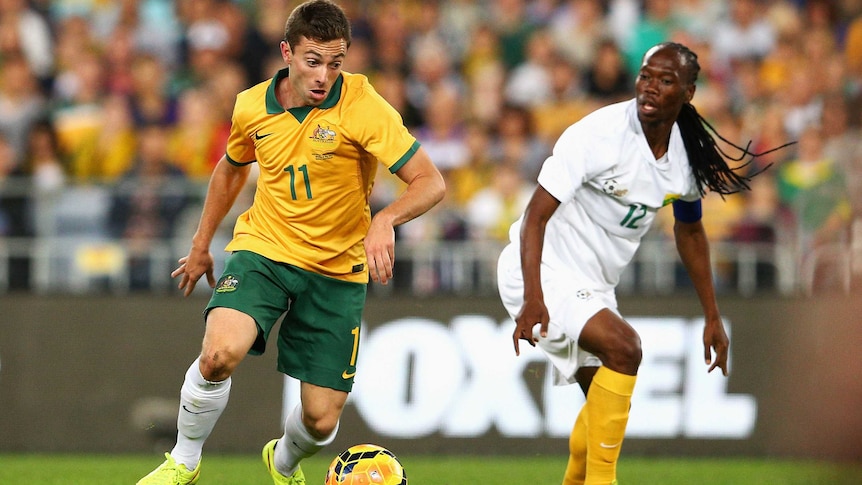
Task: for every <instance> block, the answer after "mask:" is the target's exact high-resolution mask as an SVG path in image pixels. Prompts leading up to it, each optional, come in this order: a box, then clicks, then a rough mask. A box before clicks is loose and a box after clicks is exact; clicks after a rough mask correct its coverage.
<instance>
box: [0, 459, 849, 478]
mask: <svg viewBox="0 0 862 485" xmlns="http://www.w3.org/2000/svg"><path fill="white" fill-rule="evenodd" d="M399 459H400V460H401V462H402V463H403V464H404V467H405V469H406V470H407V473H408V479H409V481H410V485H519V484H529V485H559V484H560V481H561V476H562V473H563V469H564V467H565V460H566V458H565V457H564V456H559V457H557V456H554V457H549V456H539V457H524V456H518V457H510V456H496V457H485V456H483V457H469V456H459V457H429V456H399ZM329 460H330V458H329V457H328V455H327V456H315V457H314V458H311V459H309V460H306V461H304V462H303V470H304V471H305V476H306V478H307V479H308V483H309V485H323V479H324V475H325V473H326V468H327V466H328V465H329ZM161 461H162V460H161V459H160V457H158V456H155V455H152V456H141V455H10V454H5V455H0V484H3V485H19V484H20V485H25V484H26V485H70V484H74V485H118V484H129V485H131V484H134V483H135V482H136V481H137V480H138V479H139V478H140V477H142V476H144V475H146V474H147V473H149V471H150V470H151V469H153V468H155V467H156V466H157V465H158V464H159V463H161ZM618 478H619V481H620V484H621V485H653V484H661V485H676V484H679V485H682V484H685V485H690V484H693V483H696V484H698V485H746V484H755V485H812V484H823V485H834V484H835V485H837V484H860V483H862V463H852V464H850V463H845V464H834V463H827V462H818V461H791V460H766V459H747V458H741V459H704V458H643V457H626V456H624V457H623V458H622V459H621V460H620V465H619V469H618ZM267 483H272V482H271V481H270V478H269V475H268V474H267V472H266V470H265V469H264V467H263V464H262V463H261V461H260V458H259V457H257V456H249V455H214V454H208V455H205V456H204V461H203V468H202V470H201V480H200V482H198V484H199V485H246V484H248V485H252V484H260V485H264V484H267Z"/></svg>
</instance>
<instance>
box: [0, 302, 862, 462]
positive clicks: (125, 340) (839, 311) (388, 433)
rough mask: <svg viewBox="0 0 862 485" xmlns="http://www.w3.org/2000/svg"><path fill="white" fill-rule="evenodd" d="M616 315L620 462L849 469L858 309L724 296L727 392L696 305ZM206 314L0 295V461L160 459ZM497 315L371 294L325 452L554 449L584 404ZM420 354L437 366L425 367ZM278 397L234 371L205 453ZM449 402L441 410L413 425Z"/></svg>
mask: <svg viewBox="0 0 862 485" xmlns="http://www.w3.org/2000/svg"><path fill="white" fill-rule="evenodd" d="M620 303H621V305H620V306H621V311H622V312H623V314H624V315H626V316H627V317H630V318H631V319H632V320H635V321H637V324H636V326H638V328H639V330H640V331H641V334H642V336H643V338H644V347H645V348H644V352H645V363H644V366H643V367H642V369H641V370H642V372H641V374H642V375H641V378H640V379H639V381H638V390H637V391H640V392H641V394H642V396H641V397H639V398H638V399H636V401H635V404H634V405H633V407H634V408H633V411H632V412H633V418H632V422H631V423H630V424H631V425H630V431H631V432H632V433H633V435H632V433H630V435H629V438H628V439H627V441H626V450H627V451H626V452H627V453H631V454H654V455H660V454H676V455H679V454H688V455H753V456H761V455H770V456H789V457H814V458H835V459H853V460H859V459H862V446H859V445H860V443H862V441H860V438H859V435H860V432H862V412H860V409H862V378H860V375H862V352H860V351H859V350H860V344H862V338H860V337H862V321H860V318H859V315H860V314H862V302H860V301H859V300H858V299H852V298H838V297H835V298H823V297H820V298H816V299H806V300H785V299H778V298H757V299H737V298H722V299H721V307H722V311H723V314H724V317H725V318H726V319H727V320H728V322H729V326H730V327H731V331H732V372H731V376H730V377H729V378H728V379H726V380H725V379H723V378H719V377H716V376H713V375H710V376H709V377H708V379H709V380H705V379H704V378H703V377H701V373H702V374H704V375H705V374H706V371H705V369H706V368H705V366H704V365H703V361H702V350H701V347H700V344H699V343H697V338H698V335H699V328H700V324H699V322H700V320H699V317H700V308H699V305H698V304H697V301H696V299H695V298H693V297H661V298H659V297H656V298H625V299H622V300H621V301H620ZM204 304H205V300H202V299H200V298H192V299H182V298H181V297H178V296H163V297H153V296H146V297H144V296H141V297H137V296H128V297H67V296H50V297H36V296H23V295H22V296H15V295H12V296H3V297H0V316H2V322H3V323H2V324H0V452H57V451H86V452H140V451H150V450H153V449H155V451H158V452H162V451H166V450H167V448H166V447H167V446H170V441H171V440H172V439H173V438H172V436H173V433H174V431H173V427H174V425H175V419H176V405H177V404H176V402H177V396H178V393H179V387H180V384H181V381H182V377H183V373H184V371H185V369H186V368H187V367H188V365H189V364H190V363H191V362H192V360H193V359H194V358H195V356H196V354H197V352H198V350H199V346H200V339H201V337H202V335H203V323H202V318H201V309H202V308H203V306H204ZM505 320H506V316H505V313H504V312H503V309H502V307H501V306H500V304H499V302H498V301H497V299H496V298H493V297H489V298H471V299H455V298H447V299H433V298H426V299H410V298H382V297H379V298H372V299H371V300H370V301H369V305H368V310H367V314H366V324H367V325H366V329H365V330H364V331H363V332H364V333H363V340H362V347H361V349H362V353H361V355H360V366H359V371H360V374H359V376H358V377H357V389H356V390H357V392H356V393H354V396H356V399H354V398H353V397H352V398H351V402H350V403H349V405H348V407H347V408H346V411H345V418H344V421H343V424H342V427H341V432H340V434H339V438H338V440H337V442H336V443H335V444H334V447H335V449H340V448H341V447H344V446H346V445H349V444H353V443H356V442H365V441H374V442H384V443H386V444H387V445H389V446H392V447H394V448H396V449H398V450H399V452H401V453H419V452H451V453H468V452H469V453H478V454H482V453H521V452H523V450H525V449H529V450H530V452H531V453H547V454H561V455H562V454H565V452H566V451H565V450H566V438H565V435H566V434H567V430H566V429H565V428H564V427H565V426H570V422H569V418H568V416H569V415H571V414H572V413H574V412H576V411H577V408H578V407H579V406H580V401H579V400H578V397H579V396H578V395H577V394H572V396H574V397H571V398H569V397H566V398H560V397H559V396H557V394H554V393H557V392H559V389H560V388H555V389H554V390H551V388H550V386H549V385H548V382H549V381H548V375H549V374H548V372H546V368H545V366H544V364H542V362H541V358H540V357H539V356H538V354H537V353H535V352H534V353H530V351H532V349H528V350H527V351H523V352H522V356H521V357H520V358H519V359H523V360H512V359H514V357H513V355H512V354H513V352H512V349H511V338H510V336H511V330H510V327H509V326H508V325H507V324H506V322H505ZM497 324H502V325H503V326H498V325H497ZM692 329H693V330H692ZM692 332H694V333H692ZM692 336H694V337H693V338H694V341H693V342H694V345H692ZM417 342H418V343H417ZM423 344H424V345H425V347H424V348H422V349H421V352H414V351H415V350H416V349H418V348H419V347H417V345H419V346H421V345H423ZM411 346H412V347H411ZM456 347H457V348H456ZM683 347H685V348H686V349H687V350H686V351H685V353H682V352H681V351H680V350H679V349H681V348H683ZM405 349H413V350H410V351H406V350H405ZM428 355H431V356H434V355H439V356H440V359H441V360H440V361H439V362H434V361H433V360H432V361H430V364H429V361H428V359H426V358H425V357H422V356H428ZM471 356H472V358H471ZM387 359H388V360H387ZM393 359H394V360H393ZM399 359H401V360H399ZM404 359H407V360H404ZM423 359H424V360H423ZM453 361H455V362H456V365H454V367H453V365H450V364H451V363H452V362H453ZM513 365H514V366H518V365H521V366H523V368H518V367H513ZM387 366H388V367H389V368H390V369H389V370H392V368H394V370H400V371H403V370H404V368H405V367H409V369H407V371H404V372H405V373H403V374H399V375H403V376H406V382H407V384H404V383H403V382H401V383H399V382H391V381H390V380H389V379H391V377H390V376H389V375H388V374H386V372H387V370H386V369H387ZM495 366H498V367H495ZM375 369H378V370H375ZM453 369H454V370H453ZM512 369H515V371H517V374H512V372H513V370H512ZM496 370H499V372H496ZM364 371H365V372H364ZM363 372H364V373H363ZM495 379H496V381H495ZM480 382H481V383H482V386H484V387H482V386H480V385H479V383H480ZM290 388H291V387H290V385H288V386H286V387H285V386H284V385H283V379H282V377H281V376H280V375H279V374H278V373H277V372H276V371H275V352H274V346H271V348H270V350H269V351H268V352H267V354H265V355H264V356H262V357H253V358H248V359H246V361H245V362H244V363H243V364H242V366H240V368H239V370H238V371H237V372H236V374H235V375H234V381H233V392H232V395H231V402H230V404H229V406H228V409H227V411H225V413H224V415H223V417H222V420H221V422H220V423H219V426H218V427H217V428H216V430H215V432H214V433H213V435H212V437H211V438H210V441H209V443H208V450H211V451H224V452H243V453H245V452H256V451H257V450H259V448H260V446H261V445H262V444H263V443H265V442H266V440H268V439H270V438H272V437H275V436H278V435H280V434H281V431H280V420H281V417H282V412H283V408H284V407H285V402H286V401H287V402H289V401H290V400H291V399H292V397H291V391H290ZM286 389H287V390H286ZM489 389H490V390H491V391H494V392H490V393H489V392H487V391H488V390H489ZM562 389H573V386H568V387H566V388H562ZM496 391H499V394H498V393H497V392H496ZM285 396H287V397H286V398H285ZM393 396H394V398H393ZM444 396H445V398H446V399H449V400H450V401H452V403H453V404H452V405H451V406H450V407H449V408H447V409H446V411H445V412H444V413H443V414H440V415H435V416H433V419H426V418H429V416H430V415H431V414H432V413H434V412H438V411H439V409H442V408H440V407H438V406H435V405H436V404H439V402H438V401H439V400H440V399H443V398H444ZM513 396H514V397H513ZM524 396H529V398H528V399H524ZM554 396H557V397H554ZM293 397H295V395H294V396H293ZM378 398H379V399H378ZM710 403H713V404H715V403H718V405H717V406H715V407H714V408H710V407H709V406H711V404H710ZM375 406H382V407H380V408H377V407H375ZM522 406H526V409H528V410H529V411H530V412H532V413H533V414H534V415H535V416H536V419H537V420H538V421H535V422H527V423H525V422H515V421H514V420H511V419H509V418H506V416H511V415H512V413H521V414H520V415H522V416H524V415H525V414H523V411H522V410H521V408H520V407H522ZM390 408H391V409H390ZM393 410H394V411H393ZM395 411H398V412H404V413H411V412H413V413H417V414H416V415H415V419H413V418H409V414H408V418H409V419H411V420H410V421H409V424H410V425H411V426H412V425H415V426H417V427H416V428H412V427H410V428H404V427H401V428H399V426H402V425H400V424H398V422H397V421H387V420H386V419H385V416H386V415H387V413H392V414H390V415H391V416H395V414H394V413H395ZM645 411H649V412H651V413H654V414H652V415H643V413H644V412H645ZM636 412H640V413H642V414H640V415H636V414H635V413H636ZM381 416H383V419H381ZM713 416H714V419H710V417H713ZM402 419H403V418H402ZM483 420H487V422H485V421H483ZM426 421H427V423H429V424H428V426H426V427H424V428H421V429H420V427H419V426H424V425H422V423H424V422H426ZM527 421H529V420H527ZM405 423H407V422H406V421H405ZM561 423H562V425H561ZM561 426H562V427H561ZM405 430H406V431H408V433H407V435H405V434H404V433H401V431H405ZM410 433H412V435H410ZM723 433H724V434H726V436H722V434H723Z"/></svg>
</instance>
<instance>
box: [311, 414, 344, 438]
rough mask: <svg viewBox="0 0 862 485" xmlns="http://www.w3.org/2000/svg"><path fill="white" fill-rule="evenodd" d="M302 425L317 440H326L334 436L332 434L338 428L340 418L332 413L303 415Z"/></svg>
mask: <svg viewBox="0 0 862 485" xmlns="http://www.w3.org/2000/svg"><path fill="white" fill-rule="evenodd" d="M302 424H303V425H305V429H307V430H308V433H309V434H310V435H311V436H313V437H314V438H315V439H317V440H324V439H326V438H328V437H330V436H332V432H333V431H335V430H336V428H337V427H338V416H337V415H332V414H331V413H327V414H321V415H314V414H311V413H303V414H302Z"/></svg>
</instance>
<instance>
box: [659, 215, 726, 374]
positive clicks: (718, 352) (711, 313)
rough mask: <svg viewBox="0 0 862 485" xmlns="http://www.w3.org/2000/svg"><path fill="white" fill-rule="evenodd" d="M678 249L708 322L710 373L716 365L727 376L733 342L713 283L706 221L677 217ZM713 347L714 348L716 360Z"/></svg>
mask: <svg viewBox="0 0 862 485" xmlns="http://www.w3.org/2000/svg"><path fill="white" fill-rule="evenodd" d="M673 234H674V239H675V240H676V249H677V251H678V252H679V256H680V259H682V263H683V265H684V266H685V269H686V271H687V272H688V275H689V277H690V278H691V281H692V283H693V284H694V289H695V291H696V292H697V297H698V299H699V300H700V305H701V306H702V307H703V314H704V317H705V321H706V325H705V327H704V329H703V351H704V358H705V360H706V364H707V365H709V366H710V367H709V372H712V370H713V369H715V368H716V367H719V368H721V371H722V373H723V374H724V375H727V372H728V369H727V355H728V349H729V347H730V341H729V340H728V338H727V333H726V332H725V330H724V324H723V323H722V321H721V315H720V314H719V311H718V303H716V299H715V287H714V286H713V284H712V266H711V263H710V258H709V241H708V240H707V237H706V231H704V229H703V223H701V222H700V221H697V222H692V223H686V222H681V221H679V220H677V221H676V222H675V223H674V226H673ZM711 349H714V350H715V359H713V358H712V352H711Z"/></svg>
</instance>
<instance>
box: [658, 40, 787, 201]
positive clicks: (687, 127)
mask: <svg viewBox="0 0 862 485" xmlns="http://www.w3.org/2000/svg"><path fill="white" fill-rule="evenodd" d="M660 46H661V47H672V48H674V49H675V50H676V51H677V53H678V54H679V55H680V56H682V65H683V67H685V68H687V70H688V74H689V78H688V82H689V83H690V84H694V83H695V82H696V81H697V75H698V73H699V72H700V64H699V63H698V62H697V54H695V53H694V52H693V51H692V50H690V49H689V48H688V47H686V46H684V45H682V44H679V43H676V42H665V43H663V44H660ZM676 123H677V126H679V132H680V135H681V136H682V141H683V144H684V145H685V152H686V154H687V155H688V163H689V165H690V166H691V170H692V173H693V174H694V179H695V181H696V182H697V189H698V191H699V192H700V195H701V196H703V195H706V192H707V190H710V191H712V192H717V193H719V194H721V196H722V197H724V196H725V195H728V194H734V193H736V192H739V191H741V190H748V189H750V188H751V187H750V186H749V185H748V183H749V182H750V181H751V179H752V178H753V177H755V176H756V175H757V174H759V173H761V172H763V171H764V170H766V169H768V168H769V167H770V166H771V165H772V164H771V163H770V164H768V165H766V166H765V167H763V168H762V169H760V170H757V171H756V172H751V173H747V174H743V173H740V172H741V171H742V170H743V169H745V168H746V167H748V166H749V165H750V164H751V162H753V161H754V159H755V158H757V157H760V156H763V155H766V154H768V153H772V152H774V151H776V150H780V149H782V148H784V147H787V146H789V145H792V144H794V143H796V142H795V141H793V142H789V143H785V144H784V145H781V146H779V147H776V148H771V149H769V150H766V151H763V152H760V153H756V152H752V151H751V143H752V142H751V141H749V142H748V144H747V145H746V146H745V147H741V146H739V145H736V144H735V143H733V142H731V141H728V140H727V139H726V138H724V137H723V136H721V135H720V134H719V133H718V132H717V131H716V130H715V128H713V127H712V125H710V124H709V122H708V121H706V120H705V119H704V118H703V117H702V116H701V115H700V113H698V112H697V110H696V109H695V108H694V106H693V105H692V104H691V103H685V104H683V106H682V109H681V110H680V112H679V116H678V117H677V119H676ZM713 134H714V135H715V137H713ZM716 137H717V138H718V139H719V140H721V141H723V142H724V143H726V144H728V145H730V146H732V147H733V148H735V149H737V150H738V151H739V152H740V154H739V156H736V157H734V156H731V155H728V154H727V153H726V152H725V151H724V150H722V149H721V148H720V147H719V146H718V144H717V143H716V141H715V138H716ZM747 156H750V157H751V158H750V159H748V161H746V162H744V163H742V164H740V165H738V166H736V167H732V168H731V167H730V166H729V165H728V164H727V160H732V161H734V162H741V161H742V160H743V159H745V157H747Z"/></svg>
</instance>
